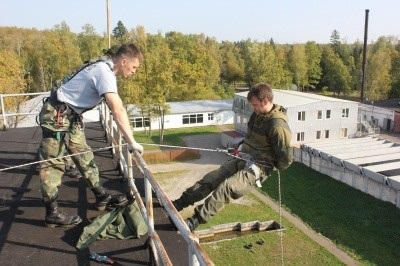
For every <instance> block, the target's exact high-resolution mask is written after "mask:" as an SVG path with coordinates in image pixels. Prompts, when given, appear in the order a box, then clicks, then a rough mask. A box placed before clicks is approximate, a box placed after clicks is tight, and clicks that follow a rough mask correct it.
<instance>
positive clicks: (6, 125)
mask: <svg viewBox="0 0 400 266" xmlns="http://www.w3.org/2000/svg"><path fill="white" fill-rule="evenodd" d="M38 95H50V92H34V93H20V94H17V93H15V94H0V104H1V116H2V120H3V125H2V126H3V130H5V129H7V128H10V127H11V122H12V120H11V119H9V118H15V121H18V118H25V117H27V116H32V115H38V114H39V111H40V109H38V108H37V105H34V106H26V108H25V110H23V112H18V113H12V112H11V113H7V112H6V108H5V101H4V99H5V98H7V97H26V96H38ZM34 109H37V110H36V111H33V110H34ZM14 123H15V126H17V124H16V123H17V122H14Z"/></svg>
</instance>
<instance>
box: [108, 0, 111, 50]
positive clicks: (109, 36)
mask: <svg viewBox="0 0 400 266" xmlns="http://www.w3.org/2000/svg"><path fill="white" fill-rule="evenodd" d="M107 35H108V48H109V49H110V47H111V32H110V0H107Z"/></svg>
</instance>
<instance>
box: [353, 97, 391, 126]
mask: <svg viewBox="0 0 400 266" xmlns="http://www.w3.org/2000/svg"><path fill="white" fill-rule="evenodd" d="M394 113H395V112H394V111H393V110H389V109H385V108H381V107H377V106H373V105H368V104H362V103H360V104H359V114H360V116H361V118H362V119H364V120H366V121H371V122H373V121H372V119H374V120H375V119H376V120H375V122H376V123H377V124H375V125H376V126H379V127H380V128H382V129H384V130H387V120H388V119H390V120H391V126H390V129H389V130H392V129H393V125H394Z"/></svg>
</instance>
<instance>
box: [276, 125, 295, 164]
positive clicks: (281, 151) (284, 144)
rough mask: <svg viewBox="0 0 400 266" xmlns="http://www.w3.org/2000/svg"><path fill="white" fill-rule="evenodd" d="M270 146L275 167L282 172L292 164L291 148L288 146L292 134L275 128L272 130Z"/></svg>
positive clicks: (280, 128) (283, 129)
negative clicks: (273, 154)
mask: <svg viewBox="0 0 400 266" xmlns="http://www.w3.org/2000/svg"><path fill="white" fill-rule="evenodd" d="M272 136H273V137H272V138H271V144H272V149H273V150H274V153H275V158H276V162H275V163H274V165H275V167H276V168H277V169H279V170H284V169H286V168H288V167H289V165H290V164H291V163H292V162H293V147H292V146H290V142H291V138H292V134H291V133H290V131H289V130H287V129H286V128H283V127H275V128H274V129H273V130H272Z"/></svg>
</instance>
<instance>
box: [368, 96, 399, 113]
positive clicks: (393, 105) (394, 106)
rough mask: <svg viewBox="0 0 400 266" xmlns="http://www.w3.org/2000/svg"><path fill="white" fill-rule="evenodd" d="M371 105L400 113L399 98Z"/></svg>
mask: <svg viewBox="0 0 400 266" xmlns="http://www.w3.org/2000/svg"><path fill="white" fill-rule="evenodd" d="M373 103H374V104H375V106H378V107H382V108H387V109H390V110H393V111H395V112H397V113H400V98H394V99H387V100H380V101H374V102H373Z"/></svg>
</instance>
